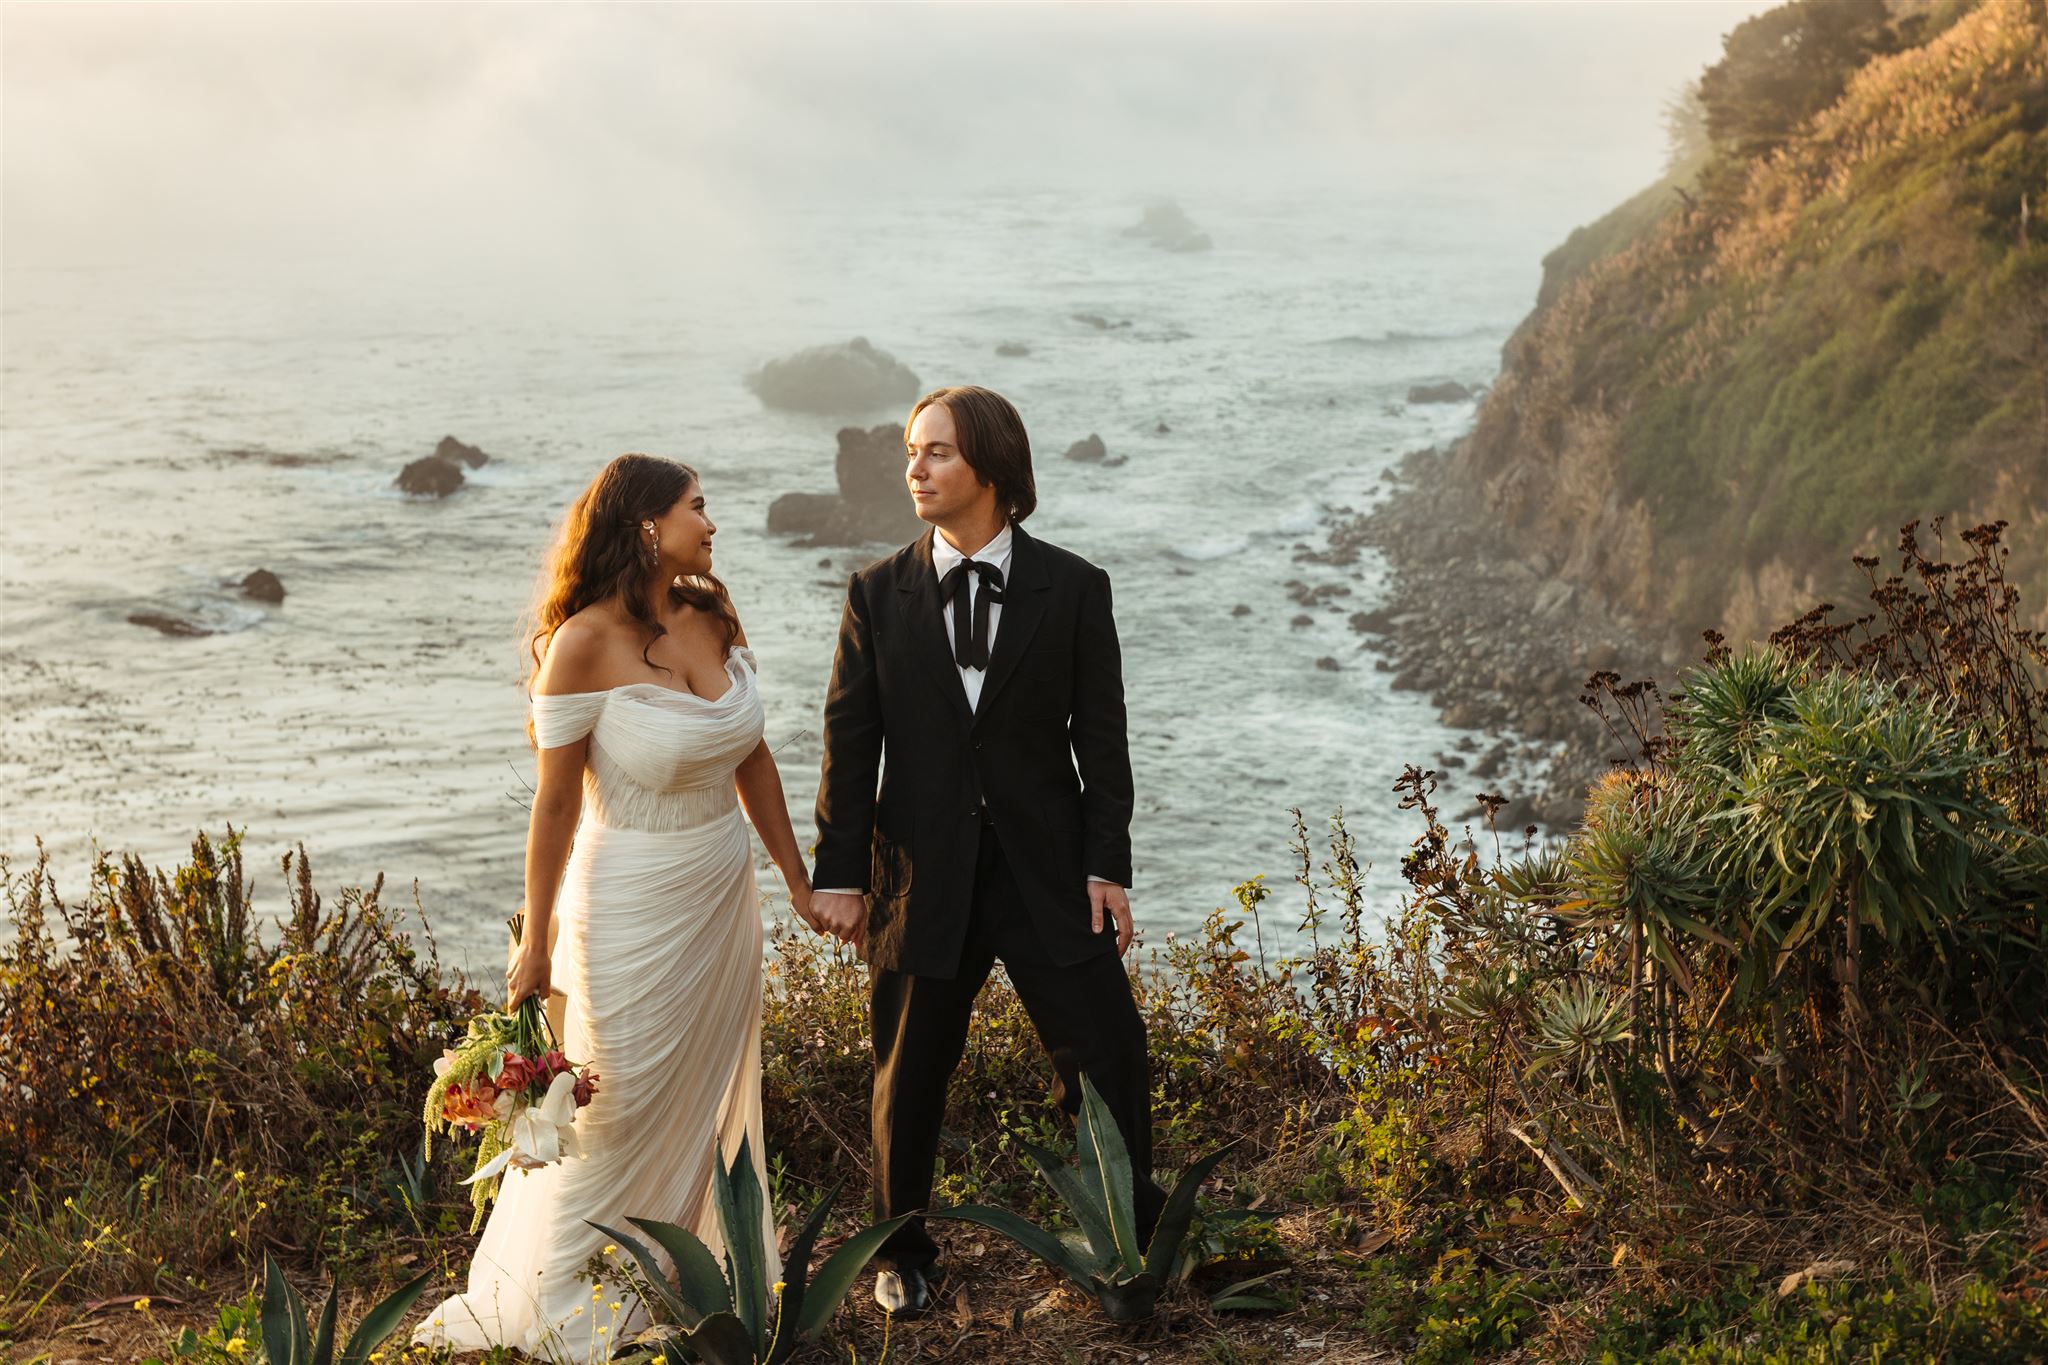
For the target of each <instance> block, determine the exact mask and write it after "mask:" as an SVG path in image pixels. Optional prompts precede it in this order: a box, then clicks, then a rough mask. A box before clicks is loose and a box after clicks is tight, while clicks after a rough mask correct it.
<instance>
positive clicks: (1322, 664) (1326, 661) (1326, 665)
mask: <svg viewBox="0 0 2048 1365" xmlns="http://www.w3.org/2000/svg"><path fill="white" fill-rule="evenodd" d="M1316 667H1317V668H1320V669H1321V670H1322V671H1323V672H1325V673H1335V672H1336V671H1337V670H1338V669H1340V668H1342V667H1343V665H1342V664H1340V663H1338V662H1337V661H1336V660H1335V659H1333V658H1331V657H1330V656H1329V655H1327V654H1325V655H1324V656H1323V657H1322V658H1320V659H1317V660H1316Z"/></svg>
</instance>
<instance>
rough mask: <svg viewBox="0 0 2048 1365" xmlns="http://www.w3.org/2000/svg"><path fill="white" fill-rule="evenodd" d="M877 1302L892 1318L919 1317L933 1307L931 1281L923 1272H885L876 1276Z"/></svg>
mask: <svg viewBox="0 0 2048 1365" xmlns="http://www.w3.org/2000/svg"><path fill="white" fill-rule="evenodd" d="M875 1302H876V1303H879V1304H880V1305H882V1307H883V1308H884V1309H886V1310H887V1311H888V1313H889V1315H890V1316H891V1317H898V1318H914V1317H918V1316H920V1315H921V1314H923V1313H924V1312H926V1311H927V1310H928V1309H930V1308H931V1306H932V1286H931V1281H930V1280H929V1279H928V1278H927V1277H926V1275H925V1272H924V1271H922V1270H884V1271H882V1272H881V1273H880V1274H878V1275H876V1276H875Z"/></svg>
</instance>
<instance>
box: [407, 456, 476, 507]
mask: <svg viewBox="0 0 2048 1365" xmlns="http://www.w3.org/2000/svg"><path fill="white" fill-rule="evenodd" d="M393 482H395V483H396V484H397V485H398V487H399V489H400V490H401V491H403V492H405V493H408V494H410V495H412V496H413V497H416V498H445V497H447V496H448V495H449V494H450V493H453V492H454V491H455V490H456V489H458V488H460V487H462V466H461V465H459V464H457V463H456V462H455V461H453V460H450V459H445V458H443V457H442V456H440V455H428V456H425V457H424V458H422V459H418V460H414V461H413V462H412V463H411V464H409V465H407V466H406V467H405V468H403V469H401V470H399V471H398V477H397V479H395V480H393Z"/></svg>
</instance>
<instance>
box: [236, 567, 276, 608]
mask: <svg viewBox="0 0 2048 1365" xmlns="http://www.w3.org/2000/svg"><path fill="white" fill-rule="evenodd" d="M242 596H244V597H249V598H254V599H255V600H256V601H258V602H269V603H271V604H273V605H275V604H276V603H279V602H282V601H284V582H283V580H282V579H280V578H279V577H278V576H277V575H276V574H274V573H272V572H271V571H270V570H268V569H258V570H256V571H255V572H254V573H252V574H250V575H249V576H248V577H247V578H244V579H243V580H242Z"/></svg>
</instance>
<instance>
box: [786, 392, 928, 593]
mask: <svg viewBox="0 0 2048 1365" xmlns="http://www.w3.org/2000/svg"><path fill="white" fill-rule="evenodd" d="M833 472H834V474H835V475H836V477H837V480H838V483H839V491H838V492H837V493H784V494H783V495H782V496H781V497H779V498H777V499H776V500H775V501H774V502H773V503H771V504H769V507H768V529H769V530H770V531H771V532H773V533H775V534H777V535H800V536H808V537H809V540H808V541H807V542H806V543H807V544H810V545H814V546H816V545H861V544H865V543H868V542H870V541H877V540H880V541H892V542H895V543H897V544H901V543H903V542H905V541H910V540H914V539H916V538H917V537H918V535H920V534H921V533H922V532H923V530H924V523H923V522H922V521H919V520H918V517H917V510H916V508H915V506H914V505H913V504H912V503H911V501H910V492H909V490H908V489H907V488H905V487H904V484H903V428H902V427H901V426H898V425H897V424H895V423H893V422H885V423H883V424H882V425H881V426H878V427H872V428H869V429H867V430H863V429H861V428H860V427H842V428H840V431H839V453H838V455H837V457H836V458H835V460H834V462H833ZM830 562H831V561H829V560H826V561H824V562H822V563H821V564H820V565H819V567H820V568H825V567H829V565H830Z"/></svg>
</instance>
